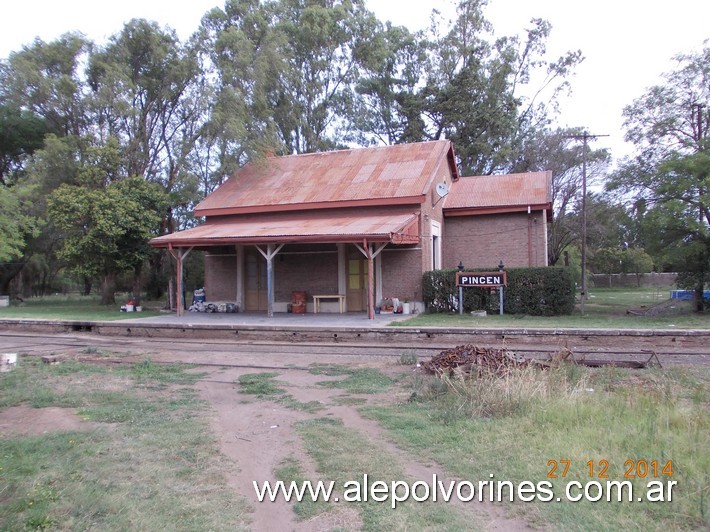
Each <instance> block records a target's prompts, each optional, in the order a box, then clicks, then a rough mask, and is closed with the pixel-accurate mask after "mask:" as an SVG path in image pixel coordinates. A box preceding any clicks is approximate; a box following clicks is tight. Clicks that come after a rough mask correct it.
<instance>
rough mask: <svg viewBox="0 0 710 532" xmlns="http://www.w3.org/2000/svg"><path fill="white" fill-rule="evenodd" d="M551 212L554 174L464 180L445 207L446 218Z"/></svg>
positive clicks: (454, 185)
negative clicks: (532, 211) (528, 211)
mask: <svg viewBox="0 0 710 532" xmlns="http://www.w3.org/2000/svg"><path fill="white" fill-rule="evenodd" d="M528 207H530V209H531V210H541V209H544V210H548V211H550V210H551V209H552V172H549V171H548V172H529V173H523V174H506V175H488V176H469V177H462V178H460V179H459V180H458V181H456V182H454V183H453V185H452V186H451V190H450V192H449V194H448V195H447V196H446V200H445V203H444V215H445V216H467V215H472V214H492V213H501V212H516V211H527V209H528Z"/></svg>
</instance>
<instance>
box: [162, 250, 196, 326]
mask: <svg viewBox="0 0 710 532" xmlns="http://www.w3.org/2000/svg"><path fill="white" fill-rule="evenodd" d="M168 251H169V252H170V254H171V255H172V256H173V258H174V259H175V260H176V261H177V297H176V298H175V301H176V302H177V315H178V316H182V315H183V314H185V298H184V296H183V293H182V292H183V273H182V263H183V261H184V260H185V258H186V257H187V256H188V255H189V254H190V251H192V248H187V249H183V248H178V249H177V250H174V249H173V245H172V244H169V245H168Z"/></svg>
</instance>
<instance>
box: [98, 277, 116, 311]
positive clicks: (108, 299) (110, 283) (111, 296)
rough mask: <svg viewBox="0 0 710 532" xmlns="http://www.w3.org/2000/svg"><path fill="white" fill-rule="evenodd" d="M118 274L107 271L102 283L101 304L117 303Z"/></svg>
mask: <svg viewBox="0 0 710 532" xmlns="http://www.w3.org/2000/svg"><path fill="white" fill-rule="evenodd" d="M115 292H116V274H115V273H113V272H112V273H107V274H106V275H104V278H103V281H102V283H101V304H102V305H115V304H116V297H115Z"/></svg>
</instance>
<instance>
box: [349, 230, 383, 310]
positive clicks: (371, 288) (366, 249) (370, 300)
mask: <svg viewBox="0 0 710 532" xmlns="http://www.w3.org/2000/svg"><path fill="white" fill-rule="evenodd" d="M386 245H387V242H383V243H382V244H380V245H379V247H378V248H377V249H373V248H372V245H370V244H368V243H367V239H363V241H362V246H360V245H359V244H355V247H356V248H358V249H359V250H360V253H362V254H363V255H365V258H366V259H367V318H368V319H370V320H374V319H375V268H374V260H375V257H377V255H379V254H380V252H381V251H382V250H383V249H385V246H386Z"/></svg>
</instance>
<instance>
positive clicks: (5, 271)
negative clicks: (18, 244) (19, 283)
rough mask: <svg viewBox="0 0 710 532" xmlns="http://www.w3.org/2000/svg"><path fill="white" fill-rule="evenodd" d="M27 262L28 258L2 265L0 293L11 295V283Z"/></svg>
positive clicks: (0, 268)
mask: <svg viewBox="0 0 710 532" xmlns="http://www.w3.org/2000/svg"><path fill="white" fill-rule="evenodd" d="M26 264H27V260H26V259H23V260H19V261H17V262H11V263H9V264H7V265H6V266H1V267H0V294H2V295H10V283H11V282H12V280H13V279H14V278H15V277H16V276H17V275H18V274H19V273H20V272H21V271H22V268H24V267H25V265H26Z"/></svg>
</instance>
